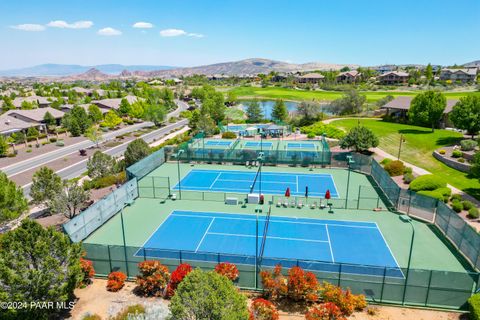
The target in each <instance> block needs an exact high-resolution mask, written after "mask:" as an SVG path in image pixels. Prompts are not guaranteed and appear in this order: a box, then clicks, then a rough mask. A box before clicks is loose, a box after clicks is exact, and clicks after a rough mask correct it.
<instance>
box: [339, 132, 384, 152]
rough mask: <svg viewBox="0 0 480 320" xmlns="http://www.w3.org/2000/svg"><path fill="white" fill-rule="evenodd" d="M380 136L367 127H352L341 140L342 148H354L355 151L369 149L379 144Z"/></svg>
mask: <svg viewBox="0 0 480 320" xmlns="http://www.w3.org/2000/svg"><path fill="white" fill-rule="evenodd" d="M378 143H379V141H378V137H377V136H376V135H375V134H374V133H373V132H372V131H371V130H370V129H368V128H367V127H363V126H357V127H354V128H352V129H351V130H350V131H349V132H348V133H347V135H346V136H345V137H343V138H342V139H341V140H340V147H341V148H342V149H353V150H355V152H364V151H368V149H369V148H374V147H377V146H378Z"/></svg>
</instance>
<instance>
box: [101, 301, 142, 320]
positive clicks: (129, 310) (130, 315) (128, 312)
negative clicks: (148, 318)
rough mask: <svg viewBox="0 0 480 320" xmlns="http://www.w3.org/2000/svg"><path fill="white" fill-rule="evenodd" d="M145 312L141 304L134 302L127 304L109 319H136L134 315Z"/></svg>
mask: <svg viewBox="0 0 480 320" xmlns="http://www.w3.org/2000/svg"><path fill="white" fill-rule="evenodd" d="M141 314H145V307H144V306H142V305H141V304H134V305H132V306H128V307H126V308H125V309H123V310H122V311H120V312H119V313H117V314H116V315H115V316H114V317H112V318H110V319H111V320H130V319H136V317H135V316H138V315H141Z"/></svg>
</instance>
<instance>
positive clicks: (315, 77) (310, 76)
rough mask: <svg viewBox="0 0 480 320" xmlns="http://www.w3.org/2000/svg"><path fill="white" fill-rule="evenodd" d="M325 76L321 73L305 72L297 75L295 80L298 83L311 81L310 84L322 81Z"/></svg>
mask: <svg viewBox="0 0 480 320" xmlns="http://www.w3.org/2000/svg"><path fill="white" fill-rule="evenodd" d="M324 79H325V77H324V76H323V75H321V74H320V73H307V74H304V75H302V76H297V77H296V80H297V82H298V83H312V84H318V83H321V82H323V80H324Z"/></svg>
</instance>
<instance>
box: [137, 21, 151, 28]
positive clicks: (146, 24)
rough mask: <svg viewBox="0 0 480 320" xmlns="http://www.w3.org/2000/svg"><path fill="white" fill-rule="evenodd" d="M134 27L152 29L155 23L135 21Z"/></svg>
mask: <svg viewBox="0 0 480 320" xmlns="http://www.w3.org/2000/svg"><path fill="white" fill-rule="evenodd" d="M132 27H134V28H137V29H151V28H153V24H151V23H150V22H135V23H134V24H133V26H132Z"/></svg>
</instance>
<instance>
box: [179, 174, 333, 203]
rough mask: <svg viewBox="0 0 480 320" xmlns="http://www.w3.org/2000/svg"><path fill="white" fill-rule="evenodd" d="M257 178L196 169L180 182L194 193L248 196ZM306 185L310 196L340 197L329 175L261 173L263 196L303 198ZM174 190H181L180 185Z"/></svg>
mask: <svg viewBox="0 0 480 320" xmlns="http://www.w3.org/2000/svg"><path fill="white" fill-rule="evenodd" d="M255 175H256V172H253V171H234V170H201V169H194V170H191V171H190V172H189V173H188V174H187V175H186V176H185V177H184V178H183V179H182V180H181V187H182V190H193V191H217V192H237V193H249V192H250V189H251V187H252V185H253V181H254V180H255ZM259 185H260V184H259V180H258V179H257V182H256V183H255V188H254V191H255V192H258V191H259V190H258V189H259ZM307 186H308V195H309V196H311V197H324V196H325V192H326V191H327V190H330V195H331V197H332V198H339V197H340V196H339V194H338V191H337V188H336V186H335V182H334V181H333V177H332V175H330V174H300V173H286V172H262V193H266V194H285V191H286V190H287V188H290V194H291V195H294V196H295V195H296V196H304V195H305V189H306V187H307ZM173 189H174V190H178V184H177V185H176V186H175V187H174V188H173Z"/></svg>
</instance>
